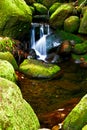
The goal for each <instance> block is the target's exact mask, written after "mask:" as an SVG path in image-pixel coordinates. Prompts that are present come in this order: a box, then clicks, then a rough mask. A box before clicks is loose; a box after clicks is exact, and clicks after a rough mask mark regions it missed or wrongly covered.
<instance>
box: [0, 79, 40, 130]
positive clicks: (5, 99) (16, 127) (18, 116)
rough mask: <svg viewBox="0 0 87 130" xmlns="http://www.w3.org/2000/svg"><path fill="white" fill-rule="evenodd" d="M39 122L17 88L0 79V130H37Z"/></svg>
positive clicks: (13, 84)
mask: <svg viewBox="0 0 87 130" xmlns="http://www.w3.org/2000/svg"><path fill="white" fill-rule="evenodd" d="M38 128H39V121H38V118H37V116H36V114H35V113H34V111H33V109H32V108H31V106H30V105H29V104H28V103H27V102H26V101H25V100H24V99H23V97H22V94H21V91H20V89H19V87H18V86H17V85H16V84H15V83H13V82H11V81H9V80H7V79H4V78H0V130H38Z"/></svg>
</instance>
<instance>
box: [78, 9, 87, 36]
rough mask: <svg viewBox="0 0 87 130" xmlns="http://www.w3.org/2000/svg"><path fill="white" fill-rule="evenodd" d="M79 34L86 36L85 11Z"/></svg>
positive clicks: (86, 19)
mask: <svg viewBox="0 0 87 130" xmlns="http://www.w3.org/2000/svg"><path fill="white" fill-rule="evenodd" d="M79 33H82V34H87V10H86V11H85V13H84V15H83V17H82V19H81V23H80V27H79Z"/></svg>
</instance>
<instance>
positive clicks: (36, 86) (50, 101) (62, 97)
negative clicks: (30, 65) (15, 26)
mask: <svg viewBox="0 0 87 130" xmlns="http://www.w3.org/2000/svg"><path fill="white" fill-rule="evenodd" d="M60 66H61V69H62V70H63V76H62V77H61V78H60V79H55V80H34V79H28V78H27V77H25V76H24V75H22V78H21V79H19V86H20V88H21V91H22V94H23V97H24V99H25V100H26V101H27V102H29V103H30V105H31V106H32V108H33V109H34V111H35V112H36V114H37V116H38V118H39V120H40V123H41V126H42V127H44V126H45V128H52V127H53V126H54V125H58V123H61V122H62V121H63V120H64V118H65V117H66V115H67V114H68V113H69V112H70V111H71V109H72V108H73V107H74V106H75V105H76V104H77V103H78V102H79V100H80V99H81V97H82V96H84V95H85V93H86V92H87V70H86V69H83V68H80V66H79V65H78V64H75V63H73V62H71V61H70V62H69V61H66V62H65V63H61V64H60Z"/></svg>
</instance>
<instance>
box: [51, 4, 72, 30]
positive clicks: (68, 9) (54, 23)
mask: <svg viewBox="0 0 87 130" xmlns="http://www.w3.org/2000/svg"><path fill="white" fill-rule="evenodd" d="M73 9H74V7H73V6H72V5H71V4H62V5H61V6H59V8H58V9H57V10H56V11H55V12H54V13H53V14H52V15H51V16H50V25H51V27H53V28H57V27H58V28H62V26H63V24H64V20H65V19H66V18H67V17H69V16H70V15H71V14H72V13H73Z"/></svg>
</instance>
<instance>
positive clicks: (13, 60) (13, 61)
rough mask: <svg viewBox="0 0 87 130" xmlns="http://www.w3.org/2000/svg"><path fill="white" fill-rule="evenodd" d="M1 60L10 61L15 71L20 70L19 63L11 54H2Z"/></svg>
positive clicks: (0, 55)
mask: <svg viewBox="0 0 87 130" xmlns="http://www.w3.org/2000/svg"><path fill="white" fill-rule="evenodd" d="M0 59H2V60H7V61H9V62H10V63H11V64H12V65H13V67H14V69H15V70H18V65H17V62H16V60H15V58H14V56H13V55H12V54H11V53H10V52H0Z"/></svg>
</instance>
